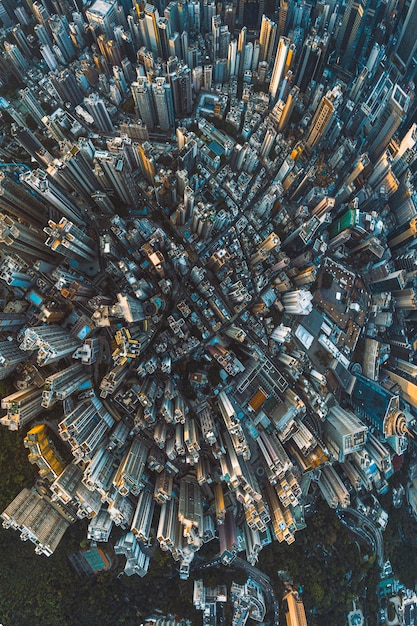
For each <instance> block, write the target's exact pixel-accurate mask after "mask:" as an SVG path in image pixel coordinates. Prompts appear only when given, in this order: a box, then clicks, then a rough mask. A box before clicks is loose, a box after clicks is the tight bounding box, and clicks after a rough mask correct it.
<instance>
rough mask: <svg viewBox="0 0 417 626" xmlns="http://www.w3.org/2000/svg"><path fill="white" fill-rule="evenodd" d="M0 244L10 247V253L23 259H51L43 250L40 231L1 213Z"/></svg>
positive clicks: (43, 243) (43, 238) (42, 238)
mask: <svg viewBox="0 0 417 626" xmlns="http://www.w3.org/2000/svg"><path fill="white" fill-rule="evenodd" d="M0 243H1V244H3V245H5V246H8V247H10V251H11V252H17V253H18V254H19V255H22V256H23V258H25V256H26V255H27V256H29V257H32V258H34V259H39V258H41V259H45V260H47V259H51V258H52V257H51V254H50V252H48V251H47V250H46V248H45V236H44V235H43V234H42V231H41V230H39V229H37V228H34V227H29V226H26V225H25V224H22V223H20V222H18V221H16V220H13V219H12V218H11V217H9V216H8V215H4V214H1V213H0ZM6 249H7V248H6Z"/></svg>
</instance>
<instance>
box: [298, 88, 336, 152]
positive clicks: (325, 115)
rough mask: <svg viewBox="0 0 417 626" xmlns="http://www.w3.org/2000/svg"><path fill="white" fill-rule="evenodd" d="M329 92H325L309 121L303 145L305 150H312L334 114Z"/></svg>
mask: <svg viewBox="0 0 417 626" xmlns="http://www.w3.org/2000/svg"><path fill="white" fill-rule="evenodd" d="M330 94H331V92H327V94H326V95H325V96H323V98H322V99H321V102H320V104H319V106H318V107H317V110H316V112H315V114H314V117H313V119H312V120H311V124H310V128H309V130H308V133H307V137H306V140H305V145H306V147H307V148H314V147H315V146H316V145H317V144H318V142H319V141H320V139H321V138H322V137H323V135H324V133H325V131H326V130H327V128H328V126H329V123H330V120H331V119H332V117H333V114H334V106H333V102H332V101H331V99H330Z"/></svg>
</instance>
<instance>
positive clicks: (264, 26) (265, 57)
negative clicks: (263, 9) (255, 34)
mask: <svg viewBox="0 0 417 626" xmlns="http://www.w3.org/2000/svg"><path fill="white" fill-rule="evenodd" d="M276 34H277V25H276V24H275V22H273V21H272V20H270V19H269V17H266V15H263V16H262V23H261V32H260V35H259V46H260V51H259V61H266V62H267V63H270V62H271V59H272V54H273V52H274V46H275V38H276Z"/></svg>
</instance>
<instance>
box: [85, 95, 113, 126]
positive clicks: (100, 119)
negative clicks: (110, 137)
mask: <svg viewBox="0 0 417 626" xmlns="http://www.w3.org/2000/svg"><path fill="white" fill-rule="evenodd" d="M84 106H85V108H86V109H87V111H88V112H89V113H90V115H91V116H92V118H93V119H94V123H95V125H96V126H97V128H98V130H99V131H101V132H103V133H111V132H112V131H113V130H114V126H113V123H112V121H111V118H110V115H109V113H108V111H107V107H106V105H105V102H104V100H103V99H102V98H101V97H100V96H99V95H98V93H92V94H90V95H89V96H87V97H86V98H84Z"/></svg>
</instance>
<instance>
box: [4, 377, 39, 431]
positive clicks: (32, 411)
mask: <svg viewBox="0 0 417 626" xmlns="http://www.w3.org/2000/svg"><path fill="white" fill-rule="evenodd" d="M41 398H42V389H39V387H35V386H33V387H28V388H27V389H21V390H19V391H16V392H15V393H12V394H11V395H9V396H6V397H5V398H2V400H1V408H2V409H7V414H6V415H5V416H4V417H2V418H0V424H1V425H2V426H7V428H8V429H9V430H19V428H22V427H23V426H25V425H26V424H27V423H28V422H30V421H31V420H32V419H34V418H35V417H36V416H37V415H39V413H41V412H42V405H41Z"/></svg>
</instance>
